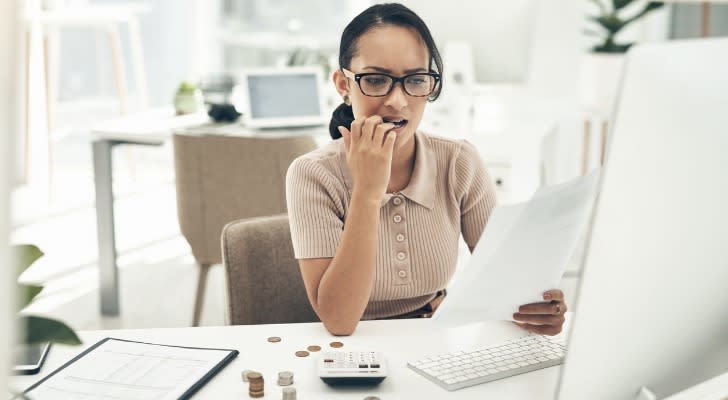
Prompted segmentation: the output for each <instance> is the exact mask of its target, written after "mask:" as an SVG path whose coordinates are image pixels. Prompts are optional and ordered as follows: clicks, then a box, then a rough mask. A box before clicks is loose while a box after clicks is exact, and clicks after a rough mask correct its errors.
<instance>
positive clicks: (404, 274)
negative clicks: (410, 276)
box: [397, 271, 407, 278]
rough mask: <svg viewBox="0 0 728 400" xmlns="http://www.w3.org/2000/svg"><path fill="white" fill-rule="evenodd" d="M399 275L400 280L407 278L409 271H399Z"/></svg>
mask: <svg viewBox="0 0 728 400" xmlns="http://www.w3.org/2000/svg"><path fill="white" fill-rule="evenodd" d="M397 274H398V275H399V277H400V278H404V277H406V276H407V271H399V272H398V273H397Z"/></svg>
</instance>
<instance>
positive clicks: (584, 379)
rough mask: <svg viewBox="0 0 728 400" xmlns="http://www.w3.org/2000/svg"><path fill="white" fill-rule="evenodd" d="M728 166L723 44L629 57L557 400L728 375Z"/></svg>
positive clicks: (613, 397)
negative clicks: (727, 372) (726, 373)
mask: <svg viewBox="0 0 728 400" xmlns="http://www.w3.org/2000/svg"><path fill="white" fill-rule="evenodd" d="M727 160H728V39H706V40H689V41H674V42H667V43H660V44H650V45H643V46H638V47H635V48H634V49H633V50H631V51H630V52H629V53H628V55H627V61H626V67H625V72H624V75H623V78H622V86H621V90H620V94H619V98H618V102H617V107H616V110H615V116H614V125H613V128H612V131H611V136H610V143H609V146H608V156H607V161H606V165H605V170H604V171H603V177H602V182H601V185H602V186H601V193H600V196H599V198H598V200H597V203H596V205H595V211H594V215H593V225H592V229H591V232H590V237H589V238H588V240H587V251H586V255H585V257H584V270H583V275H582V278H581V282H580V287H579V290H578V294H577V301H576V313H575V315H574V319H573V324H572V329H571V332H570V339H569V344H568V348H567V356H566V359H565V362H564V365H563V367H562V375H561V377H560V382H559V388H558V391H557V393H558V399H561V400H575V399H579V400H581V399H610V400H621V399H630V400H631V399H635V398H637V396H638V393H639V392H640V391H641V390H642V388H643V387H645V388H648V389H649V390H650V391H651V392H652V393H653V394H654V395H655V397H653V398H658V399H659V398H664V397H665V396H668V395H672V394H674V393H677V392H680V391H681V390H682V389H684V388H687V387H690V386H693V385H695V384H697V383H700V382H702V381H705V380H707V379H709V378H712V377H714V376H717V375H719V374H721V373H723V372H726V371H728V161H727ZM645 393H646V392H645ZM645 398H649V396H648V397H645Z"/></svg>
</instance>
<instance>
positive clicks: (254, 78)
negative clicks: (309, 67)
mask: <svg viewBox="0 0 728 400" xmlns="http://www.w3.org/2000/svg"><path fill="white" fill-rule="evenodd" d="M317 83H318V82H316V75H314V74H304V73H301V74H295V75H251V76H249V77H248V87H249V89H248V90H249V91H250V100H251V103H250V114H251V115H250V116H251V117H252V118H280V117H293V116H296V117H302V116H317V115H319V114H320V113H321V110H320V108H319V101H318V85H317Z"/></svg>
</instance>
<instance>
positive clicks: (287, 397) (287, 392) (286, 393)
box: [283, 387, 296, 400]
mask: <svg viewBox="0 0 728 400" xmlns="http://www.w3.org/2000/svg"><path fill="white" fill-rule="evenodd" d="M283 400H296V388H294V387H284V388H283Z"/></svg>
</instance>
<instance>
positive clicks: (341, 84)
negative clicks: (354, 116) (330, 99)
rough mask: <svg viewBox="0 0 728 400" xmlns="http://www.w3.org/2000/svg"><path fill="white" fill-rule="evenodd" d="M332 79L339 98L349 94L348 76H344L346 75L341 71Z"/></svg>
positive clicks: (335, 73)
mask: <svg viewBox="0 0 728 400" xmlns="http://www.w3.org/2000/svg"><path fill="white" fill-rule="evenodd" d="M331 79H332V80H333V82H334V86H335V87H336V91H337V92H339V96H342V97H343V96H344V95H345V94H349V80H348V79H346V76H344V73H343V72H342V71H341V70H340V69H337V70H336V71H334V73H333V74H332V75H331Z"/></svg>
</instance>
